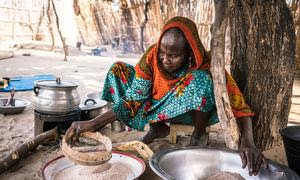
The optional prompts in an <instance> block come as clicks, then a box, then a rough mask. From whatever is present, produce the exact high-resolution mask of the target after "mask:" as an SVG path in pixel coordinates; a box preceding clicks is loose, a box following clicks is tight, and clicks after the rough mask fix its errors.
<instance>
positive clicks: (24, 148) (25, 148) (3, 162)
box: [0, 128, 58, 174]
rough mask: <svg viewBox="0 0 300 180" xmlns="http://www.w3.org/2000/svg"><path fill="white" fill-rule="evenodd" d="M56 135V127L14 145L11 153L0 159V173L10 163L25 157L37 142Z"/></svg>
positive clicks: (39, 142) (12, 163) (7, 167)
mask: <svg viewBox="0 0 300 180" xmlns="http://www.w3.org/2000/svg"><path fill="white" fill-rule="evenodd" d="M57 136H58V131H57V128H53V129H51V130H49V131H46V132H44V133H42V134H40V135H38V136H36V137H34V138H33V139H31V140H30V141H28V142H26V143H23V144H20V145H19V146H18V147H16V148H15V149H14V150H13V151H12V152H11V153H9V154H7V155H6V156H4V157H3V158H2V159H0V174H1V173H2V172H4V171H6V170H7V169H9V168H10V167H11V166H12V165H14V164H15V163H17V162H18V161H19V160H21V159H23V158H25V157H26V156H27V155H28V154H29V153H30V152H32V151H33V150H34V149H35V148H36V147H37V146H38V145H39V144H41V143H43V142H46V141H48V140H50V139H55V138H56V137H57Z"/></svg>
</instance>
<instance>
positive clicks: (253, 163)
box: [237, 116, 268, 176]
mask: <svg viewBox="0 0 300 180" xmlns="http://www.w3.org/2000/svg"><path fill="white" fill-rule="evenodd" d="M237 123H238V125H239V129H240V131H241V134H242V136H241V144H240V150H239V151H240V156H241V159H242V164H243V168H245V167H246V166H248V170H249V175H250V176H252V175H254V176H256V175H257V174H258V172H259V169H260V166H261V164H262V163H264V166H265V168H267V167H268V162H267V159H266V158H265V157H264V155H263V154H262V152H261V150H260V149H258V148H257V147H256V146H255V144H254V140H253V130H252V120H251V119H250V117H249V116H246V117H240V118H238V119H237Z"/></svg>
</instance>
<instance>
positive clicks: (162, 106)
mask: <svg viewBox="0 0 300 180" xmlns="http://www.w3.org/2000/svg"><path fill="white" fill-rule="evenodd" d="M170 28H178V29H180V30H181V31H182V32H183V33H184V35H185V37H186V39H187V40H188V42H189V45H190V47H191V49H192V51H193V55H194V57H193V59H192V61H191V62H190V63H189V65H186V66H185V67H183V68H182V69H181V70H180V71H179V72H178V73H177V74H176V77H175V78H174V79H168V78H166V72H164V71H163V69H162V68H160V65H159V61H158V58H157V55H158V47H159V46H160V40H161V37H162V36H161V37H160V38H159V41H158V42H157V43H156V44H154V45H152V46H151V47H149V48H148V50H147V51H146V52H145V54H144V55H143V57H142V58H141V60H140V61H139V62H138V64H137V65H136V66H135V67H133V66H131V65H129V64H126V63H122V62H117V63H115V64H113V65H112V67H111V69H110V70H109V72H108V74H107V77H106V80H105V83H104V89H103V94H102V98H103V99H104V100H106V101H108V102H112V103H113V104H114V106H113V111H114V112H115V114H116V115H117V117H118V119H119V120H121V121H122V122H123V123H125V124H126V125H127V126H129V127H131V128H134V129H137V130H143V129H144V127H145V125H146V124H148V123H156V122H160V121H171V122H182V123H185V124H191V123H192V118H191V112H192V111H193V110H196V111H202V112H212V113H211V118H210V120H209V125H211V124H214V123H216V122H218V118H217V115H216V107H215V100H214V91H213V82H212V77H211V74H210V72H209V67H210V55H209V54H208V53H207V52H206V51H205V50H204V47H203V45H202V43H201V41H200V39H199V36H198V33H197V27H196V25H195V24H194V23H193V21H191V20H190V19H187V18H184V17H174V18H172V19H170V20H169V21H168V22H167V23H166V25H165V26H164V28H163V30H162V35H163V33H164V32H165V31H167V30H168V29H170ZM226 79H227V90H228V93H229V98H230V102H231V106H232V109H233V113H234V115H235V117H236V118H238V117H243V116H251V115H253V113H252V111H251V110H250V108H249V106H248V105H247V104H246V103H245V100H244V98H243V96H242V93H241V92H240V90H239V89H238V87H237V85H236V83H235V82H234V80H233V79H232V77H231V76H230V75H229V74H228V73H226Z"/></svg>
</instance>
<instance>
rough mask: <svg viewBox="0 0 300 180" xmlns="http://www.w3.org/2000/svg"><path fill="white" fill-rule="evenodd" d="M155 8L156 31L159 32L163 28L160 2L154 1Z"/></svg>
mask: <svg viewBox="0 0 300 180" xmlns="http://www.w3.org/2000/svg"><path fill="white" fill-rule="evenodd" d="M155 7H156V9H155V10H156V18H157V20H158V21H157V29H158V30H159V31H160V30H161V28H162V26H163V20H162V16H161V14H160V0H155Z"/></svg>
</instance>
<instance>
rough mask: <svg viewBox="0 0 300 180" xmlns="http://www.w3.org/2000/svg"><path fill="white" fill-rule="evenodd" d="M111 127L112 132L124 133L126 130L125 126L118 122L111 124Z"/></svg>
mask: <svg viewBox="0 0 300 180" xmlns="http://www.w3.org/2000/svg"><path fill="white" fill-rule="evenodd" d="M110 125H111V131H112V132H123V131H125V130H126V129H125V125H124V124H123V123H121V122H120V121H118V120H117V121H114V122H112V123H110Z"/></svg>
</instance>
